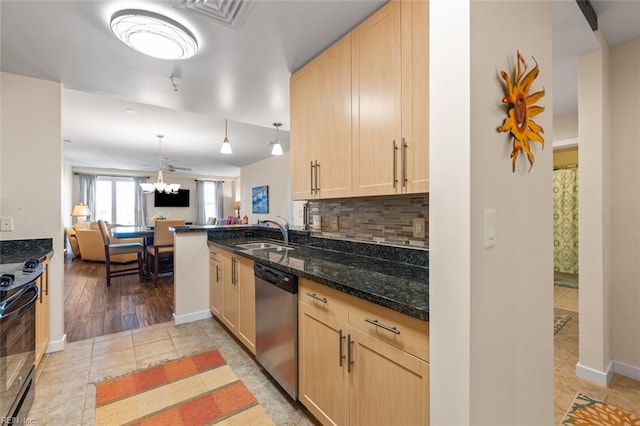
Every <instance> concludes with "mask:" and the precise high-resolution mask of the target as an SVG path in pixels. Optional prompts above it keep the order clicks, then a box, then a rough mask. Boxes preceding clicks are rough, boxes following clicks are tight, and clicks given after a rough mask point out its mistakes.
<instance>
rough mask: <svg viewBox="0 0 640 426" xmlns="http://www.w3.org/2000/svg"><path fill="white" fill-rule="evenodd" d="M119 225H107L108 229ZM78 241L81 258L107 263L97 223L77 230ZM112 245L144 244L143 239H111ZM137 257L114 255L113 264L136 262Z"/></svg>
mask: <svg viewBox="0 0 640 426" xmlns="http://www.w3.org/2000/svg"><path fill="white" fill-rule="evenodd" d="M114 226H117V225H107V228H108V229H111V228H112V227H114ZM75 233H76V239H77V241H78V248H79V250H80V257H81V258H82V260H91V261H95V262H106V257H105V251H104V241H103V239H102V235H101V234H100V229H99V227H98V223H97V222H92V223H91V224H90V225H89V227H88V228H80V229H76V230H75ZM111 242H112V244H126V243H140V244H142V238H121V239H118V238H113V237H111ZM136 259H137V255H136V254H135V253H127V254H112V255H111V263H129V262H135V261H136Z"/></svg>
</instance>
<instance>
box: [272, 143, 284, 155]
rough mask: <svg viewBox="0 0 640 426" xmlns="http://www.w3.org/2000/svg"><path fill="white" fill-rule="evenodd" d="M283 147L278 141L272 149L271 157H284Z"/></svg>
mask: <svg viewBox="0 0 640 426" xmlns="http://www.w3.org/2000/svg"><path fill="white" fill-rule="evenodd" d="M282 154H283V152H282V145H280V141H276V143H274V144H273V148H271V155H282Z"/></svg>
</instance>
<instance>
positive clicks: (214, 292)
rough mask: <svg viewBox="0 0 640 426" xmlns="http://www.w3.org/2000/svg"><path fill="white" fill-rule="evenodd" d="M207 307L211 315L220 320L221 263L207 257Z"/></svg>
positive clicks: (211, 257)
mask: <svg viewBox="0 0 640 426" xmlns="http://www.w3.org/2000/svg"><path fill="white" fill-rule="evenodd" d="M209 305H210V309H211V313H212V314H213V315H215V316H216V317H218V318H220V316H221V314H222V263H220V262H219V261H218V260H216V259H215V257H213V256H210V257H209Z"/></svg>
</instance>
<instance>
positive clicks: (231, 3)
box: [172, 0, 254, 29]
mask: <svg viewBox="0 0 640 426" xmlns="http://www.w3.org/2000/svg"><path fill="white" fill-rule="evenodd" d="M253 1H254V0H173V4H172V5H173V7H175V8H178V9H187V10H191V11H192V12H196V13H199V14H201V15H205V16H208V17H209V18H211V19H215V20H216V21H218V22H220V23H221V24H224V25H226V26H228V27H230V28H233V29H238V28H240V26H241V25H242V23H243V22H244V20H245V18H246V16H247V14H248V12H249V10H250V9H251V7H252V6H253Z"/></svg>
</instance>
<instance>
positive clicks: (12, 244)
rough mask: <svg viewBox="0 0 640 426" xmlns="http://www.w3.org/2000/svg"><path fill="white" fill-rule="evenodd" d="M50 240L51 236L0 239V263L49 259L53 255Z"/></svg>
mask: <svg viewBox="0 0 640 426" xmlns="http://www.w3.org/2000/svg"><path fill="white" fill-rule="evenodd" d="M52 242H53V240H52V239H51V238H36V239H30V240H8V241H0V264H5V263H22V262H25V261H26V260H27V259H38V261H39V262H42V261H44V260H45V259H50V258H51V256H53V244H52Z"/></svg>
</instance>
